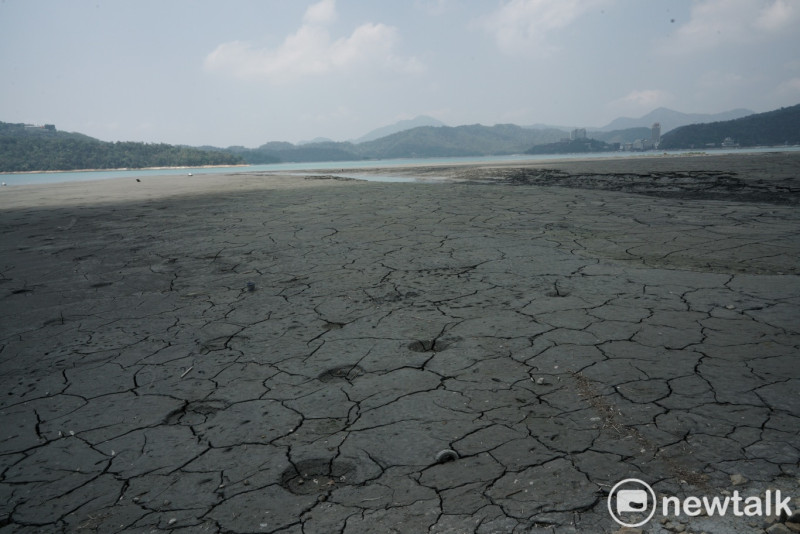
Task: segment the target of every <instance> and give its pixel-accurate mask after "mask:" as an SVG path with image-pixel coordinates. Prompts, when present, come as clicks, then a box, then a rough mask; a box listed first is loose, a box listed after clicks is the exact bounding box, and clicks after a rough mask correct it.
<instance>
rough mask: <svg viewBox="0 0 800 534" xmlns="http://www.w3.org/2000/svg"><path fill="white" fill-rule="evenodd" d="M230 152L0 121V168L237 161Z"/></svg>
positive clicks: (59, 168)
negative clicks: (114, 139) (114, 140)
mask: <svg viewBox="0 0 800 534" xmlns="http://www.w3.org/2000/svg"><path fill="white" fill-rule="evenodd" d="M242 162H243V160H242V158H240V157H238V156H236V155H235V154H232V153H228V152H221V151H207V150H199V149H196V148H191V147H185V146H173V145H167V144H149V143H133V142H117V143H108V142H104V141H100V140H97V139H94V138H92V137H89V136H86V135H83V134H77V133H68V132H60V131H57V130H56V129H55V127H52V126H51V127H47V128H38V127H31V126H26V125H24V124H11V123H6V122H0V172H19V171H70V170H79V169H121V168H129V169H133V168H143V167H200V166H203V165H235V164H238V163H242Z"/></svg>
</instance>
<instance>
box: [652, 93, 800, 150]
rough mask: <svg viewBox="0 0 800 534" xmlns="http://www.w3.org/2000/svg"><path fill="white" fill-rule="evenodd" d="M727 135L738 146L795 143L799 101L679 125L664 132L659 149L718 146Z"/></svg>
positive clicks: (798, 136)
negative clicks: (736, 116)
mask: <svg viewBox="0 0 800 534" xmlns="http://www.w3.org/2000/svg"><path fill="white" fill-rule="evenodd" d="M727 138H730V142H731V143H733V144H736V145H739V146H775V145H783V144H790V145H794V144H798V143H800V104H797V105H795V106H791V107H788V108H781V109H776V110H775V111H768V112H766V113H757V114H754V115H749V116H747V117H742V118H740V119H735V120H730V121H721V122H710V123H707V124H692V125H689V126H682V127H680V128H676V129H675V130H672V131H671V132H668V133H666V134H664V135H663V136H662V137H661V143H660V144H659V148H663V149H675V148H703V147H706V146H720V145H722V143H723V142H725V140H726V139H727Z"/></svg>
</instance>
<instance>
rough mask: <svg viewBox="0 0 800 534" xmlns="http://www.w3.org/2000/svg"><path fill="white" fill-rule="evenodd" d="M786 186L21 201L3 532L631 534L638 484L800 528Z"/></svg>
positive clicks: (480, 173) (679, 527)
mask: <svg viewBox="0 0 800 534" xmlns="http://www.w3.org/2000/svg"><path fill="white" fill-rule="evenodd" d="M799 162H800V158H798V155H797V154H789V153H787V154H768V155H754V156H696V157H683V158H666V157H665V158H637V159H626V160H614V161H583V162H578V161H576V162H555V163H548V164H545V165H527V166H523V165H518V164H517V165H503V166H491V167H478V166H471V167H470V166H459V167H442V166H431V167H427V168H415V169H403V170H401V171H397V170H381V172H386V173H390V172H404V173H406V174H409V175H413V176H420V177H423V178H424V177H430V176H436V177H446V178H450V179H453V180H450V181H446V182H444V183H436V184H425V183H420V184H409V183H363V182H358V181H338V180H327V179H321V180H305V179H303V178H299V177H263V176H253V175H244V176H217V177H204V178H197V177H196V179H188V178H182V179H177V178H171V179H170V178H163V179H161V180H158V179H152V178H148V179H143V180H142V182H141V183H139V182H136V183H133V182H132V181H130V180H129V181H127V182H125V183H122V182H120V181H113V182H109V183H99V182H96V183H85V184H64V185H59V186H58V187H49V188H43V187H14V188H11V187H9V188H3V189H2V190H1V191H0V229H2V234H1V235H2V239H1V240H0V250H1V251H2V252H1V253H0V301H1V302H2V305H1V306H0V384H2V397H0V533H3V534H5V533H6V532H9V533H10V532H25V533H27V532H31V533H32V532H158V531H170V532H187V533H188V532H232V533H239V532H283V533H293V534H294V533H296V534H300V533H306V534H308V533H328V532H344V533H347V534H350V533H360V532H364V533H368V532H369V533H372V532H409V533H417V532H430V533H442V532H450V533H462V532H464V533H473V532H475V533H495V532H496V533H506V532H520V533H521V532H526V533H527V532H534V533H559V534H560V533H568V532H580V533H594V532H615V531H617V530H619V528H620V527H619V526H618V525H617V524H616V523H614V522H613V520H612V519H611V517H610V516H609V513H608V509H607V504H606V496H607V494H608V492H609V491H610V489H611V487H612V486H613V485H614V484H615V483H616V482H619V481H620V480H622V479H625V478H629V477H635V478H640V479H642V480H645V481H647V482H649V483H651V484H652V486H653V487H654V489H655V491H656V492H657V493H659V494H662V495H678V496H686V495H709V496H715V495H725V494H726V493H725V492H728V493H730V492H733V491H734V490H736V491H739V492H740V493H742V494H745V495H760V494H763V492H764V491H766V490H767V489H770V488H779V489H782V490H783V493H784V495H787V494H788V495H793V496H794V497H800V489H799V488H798V477H800V468H799V467H798V458H799V455H800V452H799V450H800V371H798V353H799V352H800V350H799V349H800V321H798V319H799V318H800V265H799V263H798V257H800V237H798V236H799V235H800V213H798V210H797V203H798V202H797V197H798V189H797V183H798V166H799V165H800V164H799ZM323 174H324V173H323ZM642 193H643V194H642ZM795 508H800V503H796V504H795ZM790 519H791V518H787V517H771V518H759V517H751V518H747V517H745V518H742V517H725V518H718V517H705V516H701V517H695V518H687V517H685V516H682V517H680V518H663V519H661V520H659V517H658V515H657V516H656V518H655V519H653V521H651V522H650V523H648V524H647V525H645V526H643V527H641V528H642V529H643V531H644V532H650V533H666V532H695V533H700V532H707V533H709V534H723V533H726V534H730V533H745V532H763V531H764V530H765V529H770V530H768V532H771V533H773V532H785V531H786V532H791V530H788V529H790V528H792V526H793V525H794V523H793V522H792V521H790ZM781 529H786V530H781Z"/></svg>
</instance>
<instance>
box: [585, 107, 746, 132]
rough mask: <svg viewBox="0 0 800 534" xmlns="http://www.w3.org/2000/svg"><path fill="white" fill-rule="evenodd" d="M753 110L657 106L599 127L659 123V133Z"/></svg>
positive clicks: (606, 129) (604, 128)
mask: <svg viewBox="0 0 800 534" xmlns="http://www.w3.org/2000/svg"><path fill="white" fill-rule="evenodd" d="M754 113H755V111H751V110H749V109H743V108H738V109H732V110H730V111H725V112H723V113H714V114H708V113H681V112H680V111H675V110H672V109H667V108H658V109H655V110H653V111H651V112H650V113H648V114H647V115H642V116H641V117H639V118H638V119H631V118H629V117H619V118H617V119H614V120H613V121H611V122H610V123H608V124H606V125H605V126H603V127H602V128H599V130H600V131H602V132H608V131H611V130H625V129H627V128H637V127H647V128H649V127H650V126H652V125H653V123H656V122H657V123H659V124H660V125H661V133H662V134H664V133H667V132H669V131H670V130H674V129H675V128H679V127H681V126H687V125H689V124H699V123H706V122H720V121H730V120H734V119H739V118H741V117H746V116H748V115H752V114H754Z"/></svg>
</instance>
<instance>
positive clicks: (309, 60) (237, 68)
mask: <svg viewBox="0 0 800 534" xmlns="http://www.w3.org/2000/svg"><path fill="white" fill-rule="evenodd" d="M335 19H336V9H335V4H334V0H322V1H321V2H319V3H317V4H314V5H312V6H311V7H309V8H308V9H307V10H306V13H305V15H304V16H303V24H302V25H301V26H300V28H299V29H298V30H297V31H295V32H294V33H292V34H290V35H288V36H287V37H286V39H285V40H284V42H283V44H281V45H280V46H279V47H278V48H277V49H274V50H270V49H262V48H256V47H254V46H252V45H251V44H249V43H246V42H242V41H233V42H230V43H223V44H221V45H219V46H218V47H217V48H216V49H215V50H214V51H213V52H211V53H210V54H209V55H208V56H207V57H206V59H205V63H204V65H205V68H206V69H207V70H210V71H218V72H224V73H231V74H233V75H235V76H237V77H240V78H247V79H258V78H263V79H268V80H271V81H275V82H281V81H287V80H291V79H295V78H298V77H303V76H314V75H322V74H326V73H330V72H342V71H346V70H351V69H354V68H357V67H358V66H365V65H375V64H377V65H380V66H382V67H385V68H389V69H392V70H400V71H403V72H417V71H419V70H421V69H422V66H421V64H420V63H419V62H418V61H417V60H416V59H415V58H403V57H400V56H397V55H396V54H395V53H394V49H395V47H396V44H397V41H398V32H397V29H396V28H394V27H391V26H387V25H385V24H380V23H378V24H375V23H365V24H362V25H361V26H358V27H357V28H356V29H355V30H353V32H352V33H351V34H350V35H349V36H346V37H340V38H338V39H332V38H331V36H330V33H329V32H328V30H327V28H326V26H327V25H328V24H330V23H331V22H333V21H334V20H335Z"/></svg>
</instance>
